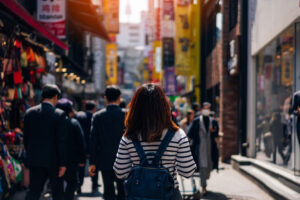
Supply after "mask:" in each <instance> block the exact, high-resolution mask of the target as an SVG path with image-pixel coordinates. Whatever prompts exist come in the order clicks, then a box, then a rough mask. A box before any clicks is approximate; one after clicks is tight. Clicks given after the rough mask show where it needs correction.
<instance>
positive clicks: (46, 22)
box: [37, 0, 66, 39]
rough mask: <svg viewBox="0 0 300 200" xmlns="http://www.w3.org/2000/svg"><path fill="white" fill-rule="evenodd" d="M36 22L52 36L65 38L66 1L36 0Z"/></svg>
mask: <svg viewBox="0 0 300 200" xmlns="http://www.w3.org/2000/svg"><path fill="white" fill-rule="evenodd" d="M37 20H38V21H39V22H40V23H41V24H42V25H43V26H44V27H45V28H46V29H47V30H48V31H49V32H50V33H52V34H53V35H54V36H56V37H57V38H59V39H65V38H66V0H38V1H37Z"/></svg>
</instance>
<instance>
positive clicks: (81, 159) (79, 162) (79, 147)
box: [56, 99, 85, 200]
mask: <svg viewBox="0 0 300 200" xmlns="http://www.w3.org/2000/svg"><path fill="white" fill-rule="evenodd" d="M56 107H57V108H60V109H62V110H63V111H65V113H66V114H67V131H68V137H67V144H68V149H67V152H68V160H67V171H66V173H65V175H64V180H65V181H66V182H67V186H66V189H65V195H64V196H65V199H66V200H69V199H70V200H73V199H74V194H75V190H76V187H77V184H78V176H77V169H78V166H81V167H82V166H84V163H85V139H84V136H83V131H82V129H81V126H80V124H79V122H78V121H77V120H76V119H74V118H73V117H74V112H73V103H72V102H71V101H70V100H68V99H60V100H59V101H58V103H57V105H56Z"/></svg>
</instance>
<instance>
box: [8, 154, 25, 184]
mask: <svg viewBox="0 0 300 200" xmlns="http://www.w3.org/2000/svg"><path fill="white" fill-rule="evenodd" d="M10 160H11V163H12V166H13V169H14V173H15V181H16V183H20V182H21V181H22V166H21V164H20V162H19V161H17V160H16V159H14V158H13V157H12V158H11V159H10Z"/></svg>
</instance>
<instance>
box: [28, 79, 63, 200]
mask: <svg viewBox="0 0 300 200" xmlns="http://www.w3.org/2000/svg"><path fill="white" fill-rule="evenodd" d="M59 96H60V90H59V88H58V87H57V86H56V85H46V86H44V88H43V90H42V98H43V100H42V103H41V104H39V105H37V106H34V107H32V108H30V109H28V110H27V112H26V113H25V117H24V147H25V150H26V161H25V163H26V165H27V167H28V168H29V170H30V185H29V192H28V193H27V196H26V199H27V200H38V199H40V195H41V193H42V191H43V189H44V184H45V182H46V181H47V179H49V180H50V185H51V189H52V198H53V200H62V199H63V179H62V177H63V175H64V174H65V171H66V164H67V162H66V161H67V151H66V147H67V131H66V115H65V113H64V112H63V111H62V110H60V109H56V108H55V106H56V104H57V101H58V98H59Z"/></svg>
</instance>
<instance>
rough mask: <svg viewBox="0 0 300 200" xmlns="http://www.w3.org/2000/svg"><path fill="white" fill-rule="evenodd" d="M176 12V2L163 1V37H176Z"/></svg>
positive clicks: (172, 0)
mask: <svg viewBox="0 0 300 200" xmlns="http://www.w3.org/2000/svg"><path fill="white" fill-rule="evenodd" d="M174 18H175V10H174V0H163V4H162V21H161V37H163V38H164V37H174V35H175V24H174Z"/></svg>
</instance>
